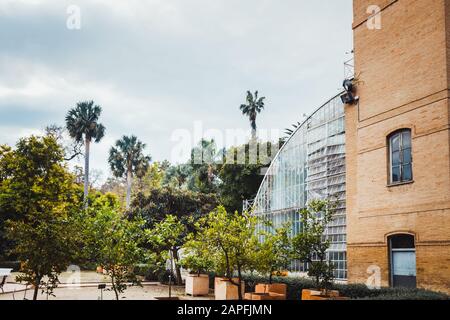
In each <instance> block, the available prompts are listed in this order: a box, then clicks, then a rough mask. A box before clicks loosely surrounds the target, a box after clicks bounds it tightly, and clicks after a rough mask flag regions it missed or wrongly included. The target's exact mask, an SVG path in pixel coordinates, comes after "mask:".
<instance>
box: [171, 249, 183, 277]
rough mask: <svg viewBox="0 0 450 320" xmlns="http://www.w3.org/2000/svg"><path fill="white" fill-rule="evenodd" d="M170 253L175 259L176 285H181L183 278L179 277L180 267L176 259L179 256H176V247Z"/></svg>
mask: <svg viewBox="0 0 450 320" xmlns="http://www.w3.org/2000/svg"><path fill="white" fill-rule="evenodd" d="M172 255H173V259H174V261H175V272H176V277H177V285H179V286H181V285H183V279H182V278H181V268H180V265H179V264H178V260H179V258H180V257H179V256H178V249H176V248H175V249H172Z"/></svg>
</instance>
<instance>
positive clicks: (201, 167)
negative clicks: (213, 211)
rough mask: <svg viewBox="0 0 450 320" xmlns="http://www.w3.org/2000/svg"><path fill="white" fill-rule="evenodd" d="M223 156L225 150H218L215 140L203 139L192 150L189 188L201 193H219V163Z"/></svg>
mask: <svg viewBox="0 0 450 320" xmlns="http://www.w3.org/2000/svg"><path fill="white" fill-rule="evenodd" d="M223 156H224V150H217V145H216V142H215V141H214V140H205V139H202V140H201V141H200V142H199V144H198V146H197V147H195V148H193V149H192V150H191V163H190V166H191V167H192V171H191V175H190V177H189V180H190V181H188V184H189V188H190V189H191V190H193V191H196V192H201V193H207V194H209V193H217V192H218V188H219V183H220V182H219V180H218V178H217V174H218V173H217V170H218V167H217V163H222V161H223Z"/></svg>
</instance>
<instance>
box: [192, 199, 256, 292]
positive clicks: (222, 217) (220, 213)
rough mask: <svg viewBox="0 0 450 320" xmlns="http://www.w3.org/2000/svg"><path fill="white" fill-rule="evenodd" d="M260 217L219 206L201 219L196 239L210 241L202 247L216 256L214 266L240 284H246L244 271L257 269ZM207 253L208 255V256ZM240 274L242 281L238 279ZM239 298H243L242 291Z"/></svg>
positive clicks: (236, 283)
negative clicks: (257, 227) (257, 230)
mask: <svg viewBox="0 0 450 320" xmlns="http://www.w3.org/2000/svg"><path fill="white" fill-rule="evenodd" d="M257 221H258V219H257V218H256V217H255V216H252V215H249V214H247V213H244V214H239V213H238V212H235V213H234V214H229V213H227V211H226V210H225V208H224V207H223V206H219V207H218V208H217V209H216V210H214V211H213V212H211V213H210V214H209V215H208V216H206V217H204V218H202V219H200V221H199V222H198V223H197V233H196V235H194V239H195V240H196V241H199V242H202V243H204V244H205V245H207V248H208V249H207V250H204V251H201V252H199V253H202V252H203V254H205V255H207V257H208V256H209V257H212V258H213V259H214V270H215V271H216V273H217V274H220V275H224V277H225V278H226V279H227V280H228V281H229V282H230V283H231V284H233V285H235V286H237V287H238V288H240V287H241V285H242V275H243V273H244V272H251V271H254V268H255V263H256V261H255V259H256V258H257V254H256V252H257V247H258V237H257V235H256V232H255V230H256V225H257ZM207 257H204V258H207ZM235 275H237V279H238V281H235V280H234V277H235ZM238 292H239V299H240V300H242V298H243V297H242V292H241V290H238Z"/></svg>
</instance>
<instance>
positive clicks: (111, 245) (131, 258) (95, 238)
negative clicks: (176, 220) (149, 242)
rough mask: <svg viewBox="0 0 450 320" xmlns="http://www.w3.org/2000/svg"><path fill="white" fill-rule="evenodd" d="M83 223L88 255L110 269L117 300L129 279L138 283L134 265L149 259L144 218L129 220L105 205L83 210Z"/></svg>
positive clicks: (81, 217)
mask: <svg viewBox="0 0 450 320" xmlns="http://www.w3.org/2000/svg"><path fill="white" fill-rule="evenodd" d="M80 223H81V224H82V225H83V226H84V228H83V231H84V240H85V243H86V250H87V252H88V254H89V257H90V258H91V260H93V261H96V262H97V263H98V264H99V265H101V266H102V267H103V268H104V270H106V271H107V274H108V276H109V277H110V279H111V284H112V289H113V290H114V293H115V295H116V299H117V300H118V299H119V295H120V294H121V293H123V292H124V291H125V290H126V288H127V284H126V283H127V282H133V283H139V281H138V279H137V277H136V275H135V274H134V267H135V265H137V264H139V263H141V262H145V261H146V260H147V259H148V257H146V255H145V251H144V250H143V249H142V245H143V244H144V242H145V235H144V232H143V226H144V221H143V220H142V219H140V218H134V219H132V220H128V219H126V218H125V217H124V216H123V215H122V214H120V213H119V212H117V211H116V210H113V209H110V208H105V209H102V210H95V211H94V210H89V211H88V212H85V213H83V214H82V215H81V216H80Z"/></svg>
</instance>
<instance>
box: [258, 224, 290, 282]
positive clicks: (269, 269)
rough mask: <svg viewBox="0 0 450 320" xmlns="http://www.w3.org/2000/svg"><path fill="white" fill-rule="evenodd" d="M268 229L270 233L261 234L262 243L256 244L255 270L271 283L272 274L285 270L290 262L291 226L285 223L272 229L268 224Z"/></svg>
mask: <svg viewBox="0 0 450 320" xmlns="http://www.w3.org/2000/svg"><path fill="white" fill-rule="evenodd" d="M268 227H269V229H270V231H269V232H264V233H263V241H262V242H260V243H259V244H258V248H257V251H256V254H257V256H256V261H255V263H256V264H255V269H256V271H258V272H259V273H260V274H263V275H268V276H269V282H272V277H273V274H274V273H275V272H281V271H285V270H287V268H288V266H289V264H290V262H291V251H292V248H291V240H290V238H289V235H290V230H291V225H290V224H289V223H287V224H285V225H283V226H282V227H281V228H277V229H274V228H273V225H272V224H271V223H268Z"/></svg>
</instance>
